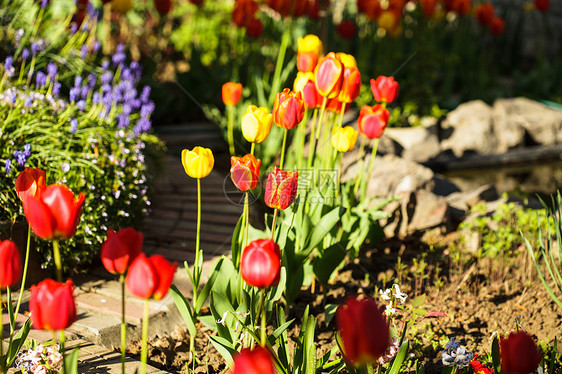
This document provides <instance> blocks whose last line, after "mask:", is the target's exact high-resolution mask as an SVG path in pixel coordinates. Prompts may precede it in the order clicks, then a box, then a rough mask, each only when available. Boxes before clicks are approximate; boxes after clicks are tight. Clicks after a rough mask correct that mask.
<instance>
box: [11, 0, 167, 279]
mask: <svg viewBox="0 0 562 374" xmlns="http://www.w3.org/2000/svg"><path fill="white" fill-rule="evenodd" d="M57 4H58V3H56V2H54V4H52V7H51V5H49V6H48V7H46V8H45V9H40V8H39V5H38V4H36V3H34V2H33V1H31V0H19V1H16V2H11V3H10V5H9V6H7V7H4V8H2V12H5V13H4V15H8V14H12V13H13V14H15V16H14V18H12V19H10V20H9V22H8V23H3V24H2V25H0V32H1V33H2V34H3V35H6V37H5V38H4V41H5V42H4V43H3V45H2V51H1V52H2V54H3V55H5V56H11V57H13V64H12V68H11V69H6V68H4V69H2V72H1V74H2V81H1V82H0V91H1V93H0V95H1V99H0V145H1V147H0V165H1V166H2V167H3V170H2V171H3V172H2V173H0V183H1V184H2V186H5V188H4V189H3V190H2V191H1V192H0V202H1V208H0V221H11V222H16V221H23V220H24V218H23V212H22V207H21V202H20V200H19V198H18V197H17V195H16V193H15V189H14V185H15V179H16V177H17V175H18V173H19V171H21V170H23V167H24V166H29V167H39V168H41V169H43V170H45V171H46V174H47V184H54V183H61V184H65V185H67V186H68V187H69V188H70V189H71V190H72V191H73V192H74V193H75V194H78V193H79V192H82V193H84V194H85V196H86V201H85V204H84V207H83V209H82V216H81V222H80V224H79V226H78V229H77V231H76V235H75V236H74V237H73V238H71V239H69V240H68V241H66V242H65V243H63V244H62V246H61V249H62V254H63V256H62V257H63V268H64V269H65V271H68V272H77V271H81V270H83V269H85V268H87V266H88V265H89V264H91V263H92V262H94V261H96V260H97V258H98V256H99V247H100V245H101V243H102V242H103V240H104V239H105V237H106V232H107V230H108V229H109V228H115V229H119V228H124V227H128V226H134V227H137V228H138V227H139V226H140V225H141V223H142V220H143V217H144V216H145V215H146V214H147V212H148V210H149V205H150V200H149V193H148V192H149V191H148V188H149V185H150V180H151V178H152V174H153V173H154V171H155V170H157V168H156V166H157V163H158V162H159V159H160V155H161V153H162V150H163V145H162V143H161V142H160V141H159V140H158V139H157V138H156V137H155V136H153V135H150V134H148V133H147V131H148V129H149V128H150V120H149V119H148V117H149V116H150V112H151V109H150V108H149V107H151V106H152V107H153V104H151V103H149V101H148V97H147V98H146V100H144V101H141V100H139V101H138V104H139V105H138V107H136V108H134V107H133V108H132V110H131V104H130V102H128V103H127V105H129V109H128V113H130V114H128V113H125V108H124V106H125V99H124V98H125V97H126V95H134V96H135V97H137V94H139V95H140V88H138V87H135V85H136V84H137V78H135V75H136V74H137V73H138V70H137V71H135V69H132V68H131V66H127V65H125V64H122V65H120V66H119V67H117V66H115V65H113V67H112V68H109V69H108V70H106V68H102V67H101V63H102V61H101V59H100V57H99V55H98V54H97V53H96V52H95V51H94V48H95V47H94V45H95V41H96V40H95V35H94V31H95V26H96V24H95V21H94V20H89V23H88V25H89V27H88V28H81V29H80V30H78V31H77V32H75V33H72V32H69V29H71V28H72V25H71V24H70V23H69V22H70V18H68V17H67V18H63V19H60V18H57V9H58V8H57ZM59 13H60V12H59ZM27 14H34V15H35V16H36V17H37V20H36V22H35V23H33V22H30V20H29V19H28V18H27ZM65 16H66V15H65ZM0 19H1V20H2V21H3V22H6V20H7V18H6V17H5V16H3V17H0ZM34 48H36V50H37V52H36V53H30V56H29V57H27V59H24V56H23V53H24V50H27V51H32V49H34ZM82 48H85V50H82ZM122 56H123V59H125V57H126V56H125V54H123V55H122ZM53 66H56V69H57V72H56V76H55V77H48V78H46V82H45V83H43V84H42V83H41V82H40V80H41V79H40V75H41V74H43V75H44V76H46V74H47V73H48V71H49V68H52V67H53ZM137 69H138V68H137ZM103 74H106V75H107V76H106V78H105V79H108V80H109V82H106V83H104V82H102V80H103V79H102V78H101V77H102V75H103ZM126 75H127V76H126ZM77 80H80V83H79V84H78V85H79V87H78V88H75V86H76V84H75V82H77ZM125 87H128V88H125ZM137 89H138V90H139V91H137ZM73 90H74V92H73ZM57 91H59V92H57ZM118 91H119V92H121V93H117V92H118ZM125 91H127V92H128V93H127V94H125ZM82 92H83V93H82ZM96 95H97V97H98V98H97V101H96V99H95V98H94V97H95V96H96ZM118 95H120V98H119V97H118ZM71 97H72V98H71ZM104 97H107V98H108V100H105V101H104ZM94 101H96V102H94ZM145 104H146V106H147V107H146V108H145V109H146V112H145V114H141V112H140V110H139V109H141V106H145ZM125 117H126V118H125ZM122 119H126V123H127V124H121V120H122ZM21 152H25V153H27V154H26V157H24V160H23V162H20V161H21V160H19V159H18V156H16V154H17V153H21ZM20 157H21V155H20ZM102 202H103V203H102ZM37 242H38V250H39V252H40V256H41V261H42V262H43V265H44V266H45V267H50V266H52V261H51V247H50V244H49V243H46V242H44V241H37Z"/></svg>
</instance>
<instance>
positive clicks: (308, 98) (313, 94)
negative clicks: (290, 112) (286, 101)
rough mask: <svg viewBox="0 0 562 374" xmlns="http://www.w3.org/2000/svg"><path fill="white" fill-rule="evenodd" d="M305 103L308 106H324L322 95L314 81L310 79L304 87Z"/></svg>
mask: <svg viewBox="0 0 562 374" xmlns="http://www.w3.org/2000/svg"><path fill="white" fill-rule="evenodd" d="M302 96H303V100H304V105H306V106H307V107H308V108H320V107H321V106H322V100H323V99H322V95H320V93H319V92H318V90H317V89H316V84H314V81H311V80H309V81H308V82H306V84H305V85H304V88H303V89H302Z"/></svg>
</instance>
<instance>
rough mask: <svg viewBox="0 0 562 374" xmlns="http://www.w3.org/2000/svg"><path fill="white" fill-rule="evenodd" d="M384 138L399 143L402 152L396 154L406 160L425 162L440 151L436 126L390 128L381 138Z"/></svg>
mask: <svg viewBox="0 0 562 374" xmlns="http://www.w3.org/2000/svg"><path fill="white" fill-rule="evenodd" d="M382 138H388V139H390V140H393V141H394V142H395V143H396V144H398V145H399V147H400V149H401V152H400V153H395V154H398V155H400V156H401V157H403V158H405V159H406V160H411V161H417V162H424V161H427V160H430V159H432V158H433V157H436V156H437V155H438V154H439V152H440V150H439V139H438V137H437V127H436V126H430V127H422V126H418V127H405V128H388V129H386V130H385V131H384V135H383V136H382V137H381V140H382Z"/></svg>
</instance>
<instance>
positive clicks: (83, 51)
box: [80, 44, 88, 60]
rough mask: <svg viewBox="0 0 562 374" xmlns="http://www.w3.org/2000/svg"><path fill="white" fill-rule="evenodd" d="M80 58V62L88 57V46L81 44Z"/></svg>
mask: <svg viewBox="0 0 562 374" xmlns="http://www.w3.org/2000/svg"><path fill="white" fill-rule="evenodd" d="M80 56H81V57H82V60H85V59H86V56H88V46H87V45H86V44H83V45H82V47H80Z"/></svg>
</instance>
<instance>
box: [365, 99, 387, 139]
mask: <svg viewBox="0 0 562 374" xmlns="http://www.w3.org/2000/svg"><path fill="white" fill-rule="evenodd" d="M389 117H390V113H389V112H388V110H386V109H384V108H383V107H382V105H379V104H377V105H374V106H372V107H370V106H368V105H363V107H362V108H361V112H359V118H358V119H357V122H358V123H359V132H361V134H363V135H364V136H366V137H367V138H369V139H378V138H380V137H381V135H382V133H383V131H384V129H385V128H386V125H387V124H388V118H389Z"/></svg>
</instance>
